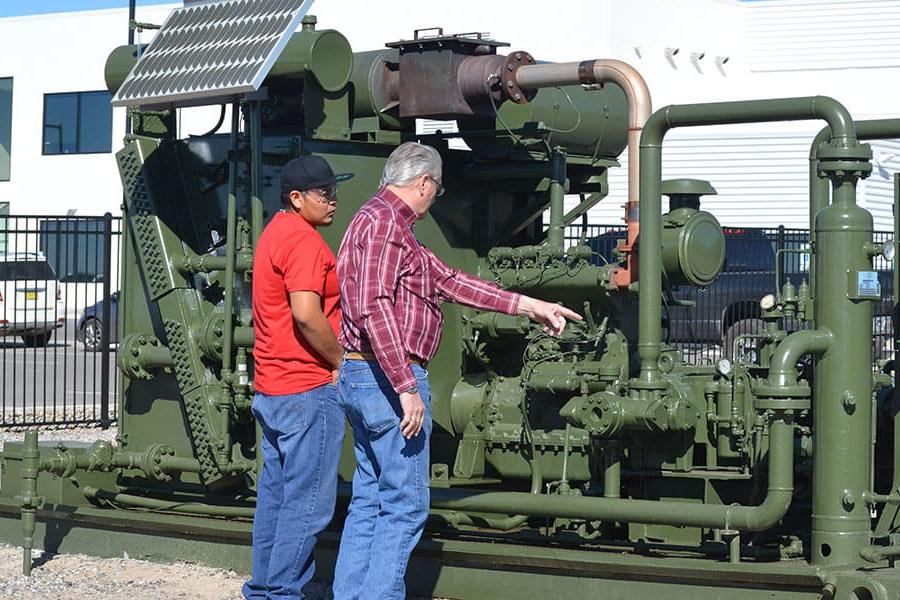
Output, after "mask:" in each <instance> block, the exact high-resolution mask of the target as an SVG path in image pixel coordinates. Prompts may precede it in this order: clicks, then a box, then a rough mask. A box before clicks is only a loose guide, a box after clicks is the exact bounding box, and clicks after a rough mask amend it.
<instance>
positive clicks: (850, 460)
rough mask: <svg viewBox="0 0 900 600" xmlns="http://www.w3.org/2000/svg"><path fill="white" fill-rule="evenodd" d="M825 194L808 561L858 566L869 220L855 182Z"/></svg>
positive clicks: (864, 525)
mask: <svg viewBox="0 0 900 600" xmlns="http://www.w3.org/2000/svg"><path fill="white" fill-rule="evenodd" d="M832 189H833V196H834V203H833V204H832V205H831V206H828V207H826V208H823V209H822V210H820V211H819V212H818V214H817V215H816V264H817V265H819V269H817V270H816V289H815V301H816V305H815V308H816V325H817V327H819V328H821V329H827V330H828V331H830V332H831V334H832V335H833V336H834V342H835V343H834V348H835V351H833V352H826V353H825V354H824V355H823V356H822V358H820V359H819V362H818V365H817V368H816V377H815V390H814V395H813V398H814V401H813V423H814V424H815V436H814V437H813V456H815V460H814V461H813V486H814V494H813V505H812V560H813V563H815V564H827V565H844V564H857V563H859V562H860V557H859V552H860V550H861V549H862V548H863V547H865V546H867V545H868V544H869V538H870V535H871V534H870V531H869V523H870V520H871V517H870V515H869V509H868V507H867V506H866V503H865V502H864V501H863V492H865V491H866V490H868V489H869V477H870V472H871V464H870V452H871V444H872V414H871V405H872V366H871V365H872V302H871V301H869V300H866V299H865V298H864V297H862V296H864V294H865V292H866V291H867V289H865V286H866V285H868V283H866V282H869V281H871V275H875V276H876V277H877V273H875V272H874V271H873V269H872V259H871V258H870V257H869V255H868V254H867V253H866V251H865V245H866V244H867V243H870V242H871V241H872V215H871V214H870V213H869V212H868V211H866V210H864V209H862V208H860V207H859V206H857V205H856V204H855V203H854V200H855V195H856V189H855V182H854V181H852V180H844V179H842V178H841V179H838V180H837V181H836V182H835V183H834V186H833V188H832ZM869 274H871V275H869ZM875 281H876V282H877V279H875ZM861 282H862V283H861ZM861 286H862V287H861ZM860 292H863V294H860Z"/></svg>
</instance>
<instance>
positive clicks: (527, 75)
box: [515, 60, 653, 288]
mask: <svg viewBox="0 0 900 600" xmlns="http://www.w3.org/2000/svg"><path fill="white" fill-rule="evenodd" d="M515 82H516V85H518V87H519V88H521V89H523V90H533V89H538V88H545V87H556V86H561V85H577V84H584V85H592V84H604V83H614V84H616V85H618V86H619V87H620V88H622V90H623V91H624V92H625V97H626V98H627V100H628V203H627V204H626V206H625V223H626V224H627V226H628V238H627V240H626V241H625V244H624V245H623V246H621V247H620V249H621V250H622V251H623V252H624V253H625V255H626V256H627V262H626V266H625V268H624V269H617V270H616V271H614V272H613V274H612V281H613V283H614V284H615V285H616V286H617V287H619V288H627V287H628V286H629V285H631V283H632V282H634V281H636V280H637V276H638V268H637V266H638V258H637V249H636V248H635V247H634V246H635V242H636V240H637V237H638V233H639V232H640V197H639V194H638V181H639V176H640V158H639V154H640V141H641V132H642V131H643V129H644V123H646V122H647V119H649V118H650V114H651V112H652V111H653V107H652V102H651V100H650V89H649V88H648V87H647V82H646V81H644V78H643V77H642V76H641V74H640V73H639V72H638V71H637V69H635V68H634V67H632V66H631V65H629V64H628V63H625V62H622V61H620V60H585V61H581V62H568V63H546V64H535V65H522V66H520V67H518V69H517V70H516V72H515Z"/></svg>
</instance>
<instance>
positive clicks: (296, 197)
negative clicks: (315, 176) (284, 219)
mask: <svg viewBox="0 0 900 600" xmlns="http://www.w3.org/2000/svg"><path fill="white" fill-rule="evenodd" d="M302 198H303V195H302V194H301V193H300V192H299V191H297V190H291V193H289V194H288V199H289V200H290V201H291V206H293V207H294V208H296V209H299V208H300V200H301V199H302Z"/></svg>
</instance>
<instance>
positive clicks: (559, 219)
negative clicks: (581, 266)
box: [547, 148, 566, 250]
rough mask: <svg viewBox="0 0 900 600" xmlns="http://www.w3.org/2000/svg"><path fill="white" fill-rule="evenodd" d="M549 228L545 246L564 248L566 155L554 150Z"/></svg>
mask: <svg viewBox="0 0 900 600" xmlns="http://www.w3.org/2000/svg"><path fill="white" fill-rule="evenodd" d="M550 167H551V175H550V226H549V227H548V229H547V245H548V246H549V247H550V248H558V249H560V250H562V249H564V248H565V227H564V225H563V212H564V208H565V206H564V203H565V197H566V155H565V153H563V152H562V151H561V150H560V149H559V148H554V149H553V153H552V154H551V156H550Z"/></svg>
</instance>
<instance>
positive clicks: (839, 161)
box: [816, 144, 872, 179]
mask: <svg viewBox="0 0 900 600" xmlns="http://www.w3.org/2000/svg"><path fill="white" fill-rule="evenodd" d="M816 158H817V159H818V164H817V165H816V170H817V172H818V173H819V176H820V177H828V176H831V175H837V176H852V177H859V178H863V179H864V178H866V177H868V176H869V174H870V173H871V172H872V163H871V160H872V147H871V146H870V145H869V144H856V145H855V146H846V145H834V144H822V145H821V146H819V149H818V150H817V152H816Z"/></svg>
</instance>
